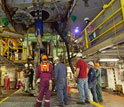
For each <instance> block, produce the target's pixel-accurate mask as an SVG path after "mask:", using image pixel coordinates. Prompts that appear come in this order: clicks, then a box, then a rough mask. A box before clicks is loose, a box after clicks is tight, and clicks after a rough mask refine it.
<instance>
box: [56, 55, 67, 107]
mask: <svg viewBox="0 0 124 107" xmlns="http://www.w3.org/2000/svg"><path fill="white" fill-rule="evenodd" d="M54 62H55V64H56V65H55V84H56V89H57V97H58V100H59V103H60V104H59V105H58V106H61V107H64V104H65V105H68V97H67V68H66V66H65V64H63V63H61V62H60V59H59V57H55V58H54Z"/></svg>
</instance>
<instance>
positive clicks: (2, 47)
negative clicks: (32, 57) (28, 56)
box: [0, 39, 24, 60]
mask: <svg viewBox="0 0 124 107" xmlns="http://www.w3.org/2000/svg"><path fill="white" fill-rule="evenodd" d="M10 41H11V43H12V44H13V47H12V46H11V45H10V44H9V42H10ZM19 49H21V50H22V52H20V53H19V52H18V50H19ZM10 50H16V53H13V52H12V51H10ZM23 54H24V46H23V43H21V44H18V45H17V43H16V42H15V41H14V40H13V39H7V42H5V41H4V40H2V39H1V40H0V55H2V56H4V57H6V58H7V59H9V60H19V59H20V60H23V59H24V58H23V57H24V55H23ZM16 55H18V56H17V57H16ZM19 56H20V57H19Z"/></svg>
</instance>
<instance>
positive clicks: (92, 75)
mask: <svg viewBox="0 0 124 107" xmlns="http://www.w3.org/2000/svg"><path fill="white" fill-rule="evenodd" d="M88 68H89V72H88V86H89V89H90V90H91V93H92V96H93V101H95V102H98V99H97V94H96V84H97V79H96V72H95V70H94V69H93V68H94V63H93V62H92V61H90V62H88Z"/></svg>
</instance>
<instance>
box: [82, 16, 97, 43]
mask: <svg viewBox="0 0 124 107" xmlns="http://www.w3.org/2000/svg"><path fill="white" fill-rule="evenodd" d="M84 21H85V23H86V26H87V25H88V24H89V23H90V19H89V17H86V18H84ZM93 30H94V25H93V24H90V25H89V26H88V28H87V33H88V34H90V33H91V32H92V31H93ZM95 37H96V33H95V32H93V33H92V34H90V35H89V39H90V41H92V40H93V39H94V38H95ZM95 43H96V40H94V41H93V42H91V45H93V44H95Z"/></svg>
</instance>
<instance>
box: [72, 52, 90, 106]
mask: <svg viewBox="0 0 124 107" xmlns="http://www.w3.org/2000/svg"><path fill="white" fill-rule="evenodd" d="M77 60H78V61H77V63H76V72H75V73H74V76H75V78H76V79H77V84H78V90H79V92H80V102H77V104H82V105H84V104H85V103H90V102H89V100H90V96H89V89H88V75H87V63H86V62H85V61H83V59H82V54H81V53H78V54H77ZM84 95H85V97H84Z"/></svg>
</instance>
